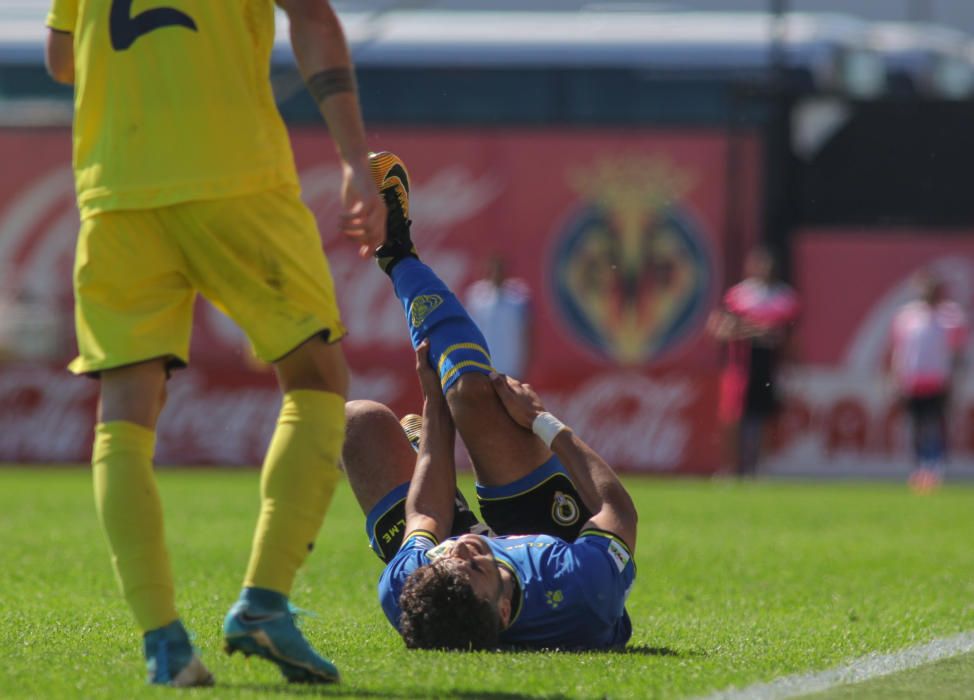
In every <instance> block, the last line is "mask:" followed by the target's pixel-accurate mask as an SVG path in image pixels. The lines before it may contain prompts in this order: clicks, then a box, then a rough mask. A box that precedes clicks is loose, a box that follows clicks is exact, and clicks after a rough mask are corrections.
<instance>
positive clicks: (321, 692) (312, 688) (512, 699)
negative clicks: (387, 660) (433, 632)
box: [219, 683, 567, 700]
mask: <svg viewBox="0 0 974 700" xmlns="http://www.w3.org/2000/svg"><path fill="white" fill-rule="evenodd" d="M219 685H220V687H222V688H228V689H233V690H249V691H252V692H255V693H261V694H262V695H263V694H266V695H294V696H305V697H310V696H318V697H333V698H341V697H353V698H389V699H390V700H399V699H402V700H412V699H414V698H423V697H431V695H430V693H431V692H433V693H434V694H435V697H437V698H457V699H458V700H463V699H464V698H469V699H470V700H567V696H566V695H525V694H523V693H503V692H490V691H487V692H485V691H482V690H444V689H437V690H435V691H434V690H433V689H431V688H409V689H405V688H403V689H400V690H396V691H389V692H385V691H381V690H366V689H364V688H355V687H353V686H350V685H296V684H279V683H220V684H219Z"/></svg>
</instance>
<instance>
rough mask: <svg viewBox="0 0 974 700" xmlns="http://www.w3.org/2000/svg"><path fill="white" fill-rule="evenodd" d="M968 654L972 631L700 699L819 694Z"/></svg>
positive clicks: (973, 645) (973, 644) (770, 699)
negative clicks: (835, 666) (825, 669)
mask: <svg viewBox="0 0 974 700" xmlns="http://www.w3.org/2000/svg"><path fill="white" fill-rule="evenodd" d="M971 651H974V630H971V631H970V632H962V633H960V634H955V635H954V636H952V637H944V638H942V639H935V640H933V641H932V642H928V643H927V644H920V645H918V646H915V647H910V648H908V649H903V650H902V651H897V652H894V653H892V654H879V653H877V652H873V653H872V654H867V655H866V656H863V657H862V658H859V659H856V660H855V661H852V662H850V663H848V664H845V665H844V666H839V667H837V668H833V669H829V670H828V671H817V672H813V673H796V674H795V675H792V676H782V677H781V678H778V679H776V680H773V681H770V682H768V683H756V684H754V685H750V686H748V687H747V688H744V689H741V690H738V689H737V688H728V689H726V690H720V691H717V692H716V693H713V694H711V695H705V696H702V697H701V699H700V700H782V699H783V698H793V697H796V696H799V695H809V694H811V693H820V692H822V691H824V690H830V689H831V688H834V687H836V686H840V685H848V684H851V683H862V682H863V681H868V680H870V679H873V678H880V677H882V676H888V675H890V674H891V673H898V672H900V671H907V670H909V669H911V668H917V667H918V666H926V665H927V664H931V663H933V662H934V661H940V660H941V659H948V658H950V657H952V656H960V655H961V654H966V653H968V652H971Z"/></svg>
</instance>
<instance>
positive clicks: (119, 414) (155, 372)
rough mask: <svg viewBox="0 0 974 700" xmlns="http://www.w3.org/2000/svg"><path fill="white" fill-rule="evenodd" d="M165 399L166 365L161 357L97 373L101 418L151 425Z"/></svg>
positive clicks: (103, 420) (102, 420) (150, 426)
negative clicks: (99, 375) (99, 382)
mask: <svg viewBox="0 0 974 700" xmlns="http://www.w3.org/2000/svg"><path fill="white" fill-rule="evenodd" d="M165 402H166V368H165V363H164V362H163V361H162V360H152V361H149V362H143V363H140V364H137V365H130V366H128V367H120V368H117V369H111V370H106V371H104V372H102V373H101V396H100V400H99V414H100V415H99V420H100V421H101V422H109V421H118V420H121V421H128V422H130V423H136V424H137V425H141V426H143V427H146V428H150V429H155V426H156V422H157V421H158V420H159V414H160V413H161V412H162V407H163V405H164V404H165Z"/></svg>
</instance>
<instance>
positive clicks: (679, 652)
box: [606, 644, 707, 659]
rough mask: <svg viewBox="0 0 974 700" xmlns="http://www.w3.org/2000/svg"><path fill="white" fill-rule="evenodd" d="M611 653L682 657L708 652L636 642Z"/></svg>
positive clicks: (702, 654) (699, 655)
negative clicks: (652, 645)
mask: <svg viewBox="0 0 974 700" xmlns="http://www.w3.org/2000/svg"><path fill="white" fill-rule="evenodd" d="M606 653H609V654H622V655H630V654H631V655H633V656H675V657H677V658H680V659H686V658H690V657H701V656H706V655H707V652H705V651H701V650H699V649H671V648H670V647H651V646H648V645H646V644H634V645H633V646H631V647H626V648H625V649H614V650H612V651H610V652H606Z"/></svg>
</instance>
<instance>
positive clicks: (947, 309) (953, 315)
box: [937, 299, 967, 323]
mask: <svg viewBox="0 0 974 700" xmlns="http://www.w3.org/2000/svg"><path fill="white" fill-rule="evenodd" d="M937 314H938V315H939V316H940V317H941V318H942V319H944V320H945V321H947V322H948V323H964V322H965V321H966V316H967V314H966V313H965V312H964V307H963V306H961V305H960V304H958V303H957V302H956V301H954V300H953V299H947V300H945V301H942V302H940V303H939V304H937Z"/></svg>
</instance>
